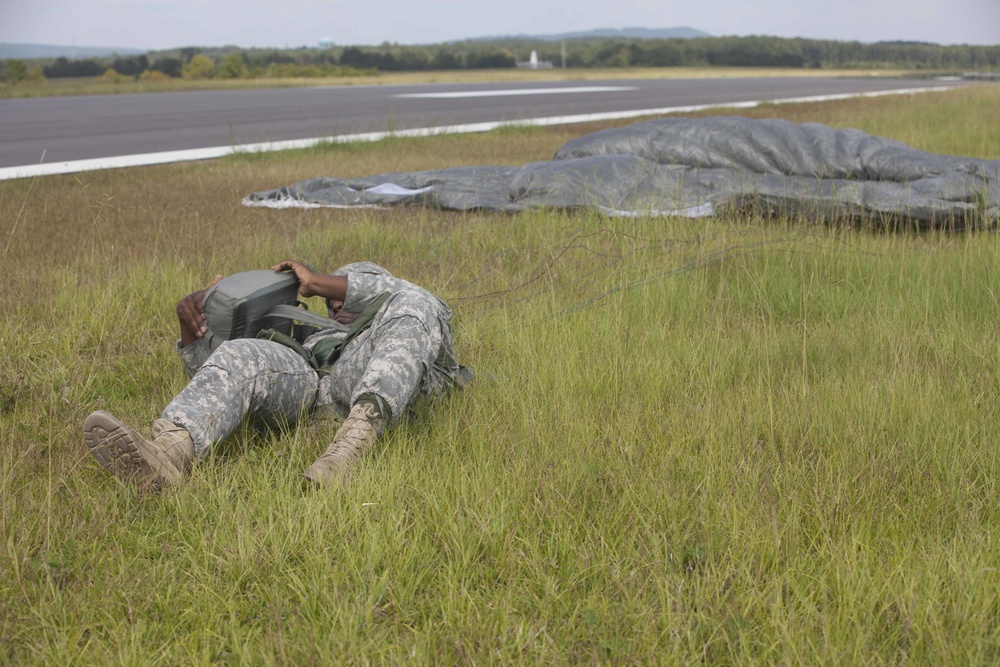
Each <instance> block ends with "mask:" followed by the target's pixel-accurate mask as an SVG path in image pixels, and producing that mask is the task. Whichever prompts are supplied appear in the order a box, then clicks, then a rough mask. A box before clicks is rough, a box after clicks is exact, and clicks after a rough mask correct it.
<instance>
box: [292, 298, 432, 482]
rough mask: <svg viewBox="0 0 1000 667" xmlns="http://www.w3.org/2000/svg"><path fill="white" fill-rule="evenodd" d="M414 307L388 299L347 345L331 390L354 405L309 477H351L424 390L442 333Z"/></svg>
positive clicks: (322, 479) (321, 479)
mask: <svg viewBox="0 0 1000 667" xmlns="http://www.w3.org/2000/svg"><path fill="white" fill-rule="evenodd" d="M411 305H414V304H408V303H407V299H399V300H396V301H395V302H389V303H387V307H386V310H385V311H384V312H383V313H380V315H379V317H378V318H377V319H376V321H375V322H374V323H373V324H372V328H371V329H369V330H368V331H367V332H366V335H365V336H363V337H361V336H359V337H358V338H357V339H355V340H354V341H353V342H352V343H351V344H350V345H348V347H347V349H346V350H345V351H344V355H343V356H341V358H340V359H339V360H338V361H337V363H336V364H334V368H333V372H332V373H331V375H330V376H329V377H328V382H329V383H330V384H329V390H330V391H331V393H332V394H333V398H334V399H336V400H339V401H342V402H346V403H348V404H349V405H351V406H352V407H351V412H350V414H349V415H348V416H347V419H346V420H345V421H344V424H343V426H341V427H340V429H339V430H338V431H337V433H336V435H334V438H333V442H331V443H330V446H329V447H327V449H326V451H325V452H324V453H323V454H322V455H321V456H320V457H319V458H318V459H317V460H316V461H315V462H314V463H313V464H312V465H311V466H309V468H308V469H307V470H306V472H305V477H306V478H307V479H309V480H312V481H313V482H317V483H320V484H324V483H328V482H332V481H335V480H343V479H346V478H347V476H348V475H349V474H350V469H351V467H352V465H353V463H354V461H355V460H357V458H358V457H360V456H363V455H364V454H366V453H367V452H368V451H369V450H370V449H371V448H372V446H373V445H374V444H375V441H376V440H377V439H378V437H379V436H380V435H381V434H382V433H383V431H384V430H385V429H386V428H387V427H388V426H389V425H390V424H391V423H392V422H394V421H396V420H397V419H398V418H399V416H400V415H402V414H403V413H404V411H405V410H406V406H407V405H409V403H410V401H411V400H412V399H413V397H414V395H415V394H416V393H417V391H418V390H419V389H420V385H421V383H422V382H423V379H424V376H425V373H426V370H427V369H428V368H430V366H431V364H433V363H434V360H435V358H436V357H437V354H438V350H439V349H440V346H441V341H442V336H441V333H440V327H439V326H438V325H437V321H436V318H425V317H423V313H422V312H420V310H419V309H414V308H411V307H410V306H411ZM415 305H416V306H419V305H420V304H419V302H418V303H417V304H415ZM392 306H395V307H392ZM428 320H429V321H428ZM326 390H327V385H326V382H324V391H326ZM348 394H349V397H348ZM345 399H346V400H345Z"/></svg>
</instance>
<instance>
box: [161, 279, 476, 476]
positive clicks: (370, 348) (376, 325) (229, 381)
mask: <svg viewBox="0 0 1000 667" xmlns="http://www.w3.org/2000/svg"><path fill="white" fill-rule="evenodd" d="M333 275H346V276H347V296H346V299H345V301H344V306H343V310H344V311H346V312H349V313H360V312H361V311H362V310H364V309H365V308H366V307H367V306H368V305H369V304H370V303H372V301H374V300H375V299H376V298H378V297H379V296H380V295H381V294H383V293H385V292H388V293H389V294H390V295H391V296H390V297H389V299H388V300H387V301H386V302H385V304H383V306H382V307H381V308H380V309H379V311H378V313H377V314H376V316H375V319H374V320H373V321H372V324H371V326H370V327H369V328H368V329H366V330H365V331H363V332H362V333H361V334H359V335H358V336H357V337H356V338H355V339H354V340H352V341H351V342H350V343H348V345H347V346H346V347H345V348H344V351H343V353H342V354H341V356H340V359H338V360H337V362H336V363H335V364H334V365H333V368H332V370H331V371H330V373H329V375H326V376H325V377H323V378H320V377H319V374H318V373H317V372H316V371H315V370H313V368H312V367H311V366H310V365H309V364H308V363H307V362H306V361H305V359H303V358H302V357H301V356H300V355H299V354H297V353H296V352H295V351H294V350H292V349H291V348H288V347H285V346H284V345H281V344H279V343H274V342H271V341H267V340H258V339H239V340H231V341H226V342H224V343H223V344H222V345H220V346H219V347H218V348H217V349H216V350H215V352H214V353H211V354H209V352H208V350H207V347H206V346H205V345H204V344H203V343H204V339H201V340H199V341H198V342H196V343H193V344H191V345H189V346H187V347H185V348H181V347H180V345H179V344H178V352H179V354H180V356H181V360H182V361H183V363H184V367H185V370H186V371H187V373H188V375H189V376H191V382H190V383H189V384H188V386H187V387H186V388H185V389H184V390H183V391H181V393H180V394H178V395H177V397H176V398H174V400H173V401H171V402H170V405H168V406H167V407H166V408H165V409H164V410H163V415H162V418H163V419H166V420H168V421H170V422H173V423H174V424H177V425H178V426H182V427H184V428H185V429H187V431H188V432H189V433H190V434H191V438H192V439H193V440H194V444H195V456H196V457H198V458H200V457H202V456H204V455H205V454H206V453H207V452H208V451H209V449H210V448H211V446H212V445H213V444H214V443H216V442H218V441H220V440H222V439H223V438H225V437H226V436H228V435H229V434H230V433H232V432H233V431H234V430H235V429H236V427H237V426H238V425H239V423H240V421H241V420H242V419H243V418H244V417H246V416H251V417H253V418H255V419H257V420H260V421H262V422H264V423H265V424H269V425H279V424H292V423H294V422H296V421H297V420H298V419H299V418H300V417H301V416H302V415H305V414H309V413H312V412H314V411H317V410H326V409H333V410H335V411H337V412H340V413H341V414H345V413H346V412H347V410H348V409H349V408H350V406H351V405H353V404H354V403H355V402H356V401H357V399H358V397H359V396H363V395H366V394H372V395H375V396H377V397H379V398H381V399H382V400H383V401H385V403H386V404H387V405H388V407H389V408H390V409H391V411H392V422H396V421H398V419H399V417H400V416H401V415H402V414H403V413H404V412H405V411H406V408H407V406H408V405H410V403H411V401H412V400H413V399H414V397H415V396H417V395H423V396H427V397H431V398H434V397H437V396H440V395H442V394H444V393H445V392H447V391H448V390H449V389H451V388H452V387H454V386H460V385H463V384H465V383H466V382H468V381H469V380H470V379H471V378H472V372H471V371H470V370H469V369H468V368H466V367H464V366H461V365H459V363H458V362H457V361H456V360H455V353H454V348H453V346H452V338H451V324H450V321H451V309H450V308H449V307H448V306H447V305H446V304H445V303H444V302H443V301H441V300H440V299H439V298H437V297H436V296H434V295H433V294H431V293H430V292H428V291H427V290H425V289H423V288H421V287H418V286H417V285H414V284H413V283H410V282H407V281H405V280H401V279H399V278H394V277H392V275H391V274H390V273H389V272H388V271H386V270H385V269H383V268H382V267H380V266H378V265H376V264H372V263H370V262H358V263H355V264H348V265H347V266H344V267H342V268H340V269H338V270H337V271H335V272H334V274H333ZM344 335H345V334H344V332H342V331H339V330H336V329H328V330H324V331H320V332H318V333H316V334H314V335H312V336H310V337H309V338H307V339H306V341H305V343H304V345H305V347H307V348H310V349H311V348H312V347H313V346H315V345H316V343H317V342H318V341H319V340H320V339H322V338H327V337H330V336H334V337H339V338H343V337H344Z"/></svg>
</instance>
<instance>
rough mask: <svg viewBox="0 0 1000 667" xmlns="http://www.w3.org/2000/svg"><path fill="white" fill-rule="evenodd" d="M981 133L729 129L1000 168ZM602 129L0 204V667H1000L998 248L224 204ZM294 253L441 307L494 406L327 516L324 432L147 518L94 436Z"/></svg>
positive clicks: (885, 122) (271, 157)
mask: <svg viewBox="0 0 1000 667" xmlns="http://www.w3.org/2000/svg"><path fill="white" fill-rule="evenodd" d="M998 105H1000V88H998V87H996V86H993V87H989V86H980V87H975V88H971V89H964V90H958V91H953V92H948V93H939V94H934V95H925V96H908V97H892V98H881V99H869V100H852V101H842V102H836V103H827V104H810V105H799V106H787V105H781V106H774V107H764V108H760V109H755V110H750V111H747V115H752V116H758V117H759V116H781V117H786V118H790V119H791V120H795V121H806V120H809V121H819V122H827V123H830V124H833V125H837V126H852V127H857V128H860V129H862V130H866V131H869V132H872V133H875V134H880V135H883V136H889V137H893V138H897V139H900V140H902V141H905V142H907V143H910V144H912V145H915V146H917V147H920V148H923V149H928V150H933V151H936V152H943V153H951V154H961V155H972V156H977V157H983V158H991V159H1000V126H998V125H997V123H996V114H995V110H996V109H997V108H998ZM604 126H606V125H604ZM597 127H598V126H597V125H594V126H586V127H582V126H573V127H568V128H567V127H551V128H530V129H527V128H524V129H522V128H512V129H505V130H503V131H498V132H494V133H489V134H483V135H465V136H452V137H438V138H430V139H405V140H404V139H394V140H390V141H386V142H382V143H378V144H366V145H338V146H324V147H320V148H316V149H311V150H308V151H300V152H290V153H281V154H268V155H245V156H237V157H233V158H228V159H225V160H218V161H213V162H204V163H189V164H178V165H171V166H163V167H154V168H145V169H135V170H120V171H107V172H88V173H82V174H76V175H68V176H60V177H49V178H40V179H36V180H32V181H6V182H2V183H0V221H2V224H0V257H2V265H3V267H4V274H5V278H4V284H5V287H6V289H4V290H3V292H0V354H2V358H3V360H4V363H3V364H2V365H0V480H2V481H0V573H3V576H2V577H0V663H3V664H42V663H46V664H74V665H78V664H95V665H104V664H164V665H174V664H198V665H202V664H204V665H207V664H234V665H235V664H253V665H257V664H293V665H299V664H319V665H323V664H401V663H413V664H435V665H436V664H616V665H617V664H676V665H687V664H692V663H704V664H712V665H715V664H805V665H813V664H831V665H834V664H836V665H840V664H880V665H881V664H927V665H940V664H994V663H996V662H997V661H998V660H1000V577H998V575H997V573H998V568H1000V545H998V540H1000V510H998V502H997V498H998V491H1000V451H998V447H997V439H996V437H995V435H994V434H995V432H997V431H998V428H1000V420H998V411H997V398H998V393H1000V367H998V348H997V345H998V338H1000V320H998V318H997V312H998V295H1000V276H998V272H997V267H998V266H1000V244H998V239H997V236H996V233H995V232H994V231H983V232H976V233H946V232H934V233H922V234H917V233H912V234H907V233H898V234H892V233H886V232H881V231H878V230H867V229H858V228H850V227H847V226H818V225H814V224H811V223H810V221H809V220H776V221H775V220H762V219H758V218H732V219H721V218H720V219H710V220H681V219H629V220H622V219H612V218H603V217H599V216H596V215H593V214H587V213H575V214H566V213H552V212H531V213H524V214H519V215H515V216H503V215H494V214H476V213H471V214H459V213H445V212H437V211H426V210H415V209H402V210H357V211H350V210H283V211H275V210H267V209H246V208H243V207H242V206H241V205H240V200H241V199H242V197H243V196H245V195H246V194H247V193H249V192H252V191H255V190H261V189H267V188H272V187H277V186H279V185H284V184H287V183H291V182H293V181H296V180H300V179H302V178H307V177H311V176H316V175H320V174H327V175H334V176H350V175H363V174H369V173H378V172H382V171H389V170H416V169H432V168H440V167H447V166H456V165H462V164H490V163H492V164H521V163H523V162H526V161H530V160H539V159H547V158H549V157H550V156H551V154H552V153H553V151H554V150H555V148H557V147H558V146H559V145H560V144H562V143H563V142H564V141H566V140H568V139H570V138H572V137H574V136H578V135H579V134H581V133H583V132H586V131H590V130H593V129H596V128H597ZM285 257H298V258H302V259H306V260H308V261H310V262H312V263H314V264H316V265H318V266H321V267H325V268H329V269H332V268H334V267H335V266H337V265H339V264H342V263H345V262H348V261H353V260H362V259H367V260H374V261H377V262H379V263H381V264H383V265H384V266H386V267H388V268H390V270H392V271H393V272H394V273H396V274H397V275H399V276H402V277H405V278H408V279H411V280H413V281H415V282H418V283H420V284H422V285H426V286H427V287H429V288H431V289H432V290H434V291H435V292H437V293H438V294H440V295H441V296H442V297H443V298H445V299H446V300H447V301H449V302H450V303H451V304H452V306H453V307H454V310H455V321H454V323H455V331H456V344H457V348H458V352H459V356H460V358H461V359H462V360H463V361H464V362H465V363H467V364H468V365H470V366H472V367H473V368H475V369H476V371H477V373H478V380H477V381H476V382H475V383H474V384H473V385H472V387H471V388H470V389H469V390H467V391H464V392H462V393H459V394H456V395H454V396H452V397H451V398H449V399H448V400H446V401H445V402H443V403H440V404H438V405H436V406H434V407H433V409H425V410H423V414H422V418H421V419H420V420H419V421H418V422H416V423H415V424H413V425H411V426H408V427H404V428H399V429H396V430H394V431H392V432H391V433H390V434H389V436H388V437H387V438H386V439H385V440H384V442H383V443H382V444H381V446H380V447H379V448H378V450H377V453H376V454H375V455H374V456H372V457H370V458H369V459H367V460H366V461H365V462H364V464H363V465H362V466H361V467H360V468H359V470H358V473H357V474H356V476H355V477H354V479H353V480H352V482H351V484H350V485H348V486H347V487H346V488H343V489H336V490H334V489H328V490H324V491H320V492H305V491H303V489H302V487H301V485H300V479H301V477H300V475H301V472H302V471H303V470H304V469H305V467H306V466H307V465H308V464H309V463H310V462H311V461H312V460H313V459H314V458H315V457H316V456H317V455H318V454H319V453H320V452H321V451H322V450H323V449H324V448H325V446H326V444H327V442H328V440H329V437H330V432H329V428H328V426H327V427H324V426H323V425H319V426H316V427H303V428H300V429H297V430H291V431H288V432H284V433H271V434H259V433H255V432H253V431H251V430H250V429H247V430H245V431H242V432H240V433H238V434H236V435H235V436H234V437H233V438H231V439H230V440H228V441H226V442H224V443H222V444H221V445H220V446H219V447H218V448H217V450H216V452H215V455H213V456H212V457H211V458H209V459H208V460H206V461H203V462H202V463H200V464H199V465H198V466H197V467H196V468H195V470H194V472H193V474H192V475H191V478H190V480H189V481H188V483H187V484H185V485H184V486H182V487H181V488H179V489H177V490H175V491H172V492H170V493H167V494H166V495H164V496H162V497H158V498H155V497H154V498H151V497H144V498H139V497H137V496H136V494H135V493H134V492H133V491H132V490H131V489H129V488H127V487H125V486H122V485H121V484H119V483H118V482H117V481H116V480H115V479H114V478H112V477H110V476H109V475H107V474H106V473H105V472H104V471H103V470H102V469H101V468H100V467H99V466H98V465H97V464H96V463H95V462H94V461H93V460H92V459H91V458H90V457H89V456H88V455H87V454H86V451H85V448H84V446H83V442H82V437H81V433H80V425H81V422H82V419H83V418H84V417H85V416H86V415H87V414H88V413H89V412H91V411H92V410H95V409H108V410H110V411H112V412H114V413H115V414H117V415H119V416H120V417H122V418H124V419H126V420H127V421H129V422H131V423H133V424H135V425H136V426H137V427H140V428H142V429H148V425H149V424H150V422H151V421H152V419H154V418H155V417H157V416H158V415H159V411H160V409H161V408H162V407H163V406H164V405H165V404H166V403H167V402H168V401H169V400H170V398H171V397H172V396H173V395H174V394H175V393H176V392H177V391H179V390H180V389H181V388H182V387H183V386H184V382H185V380H184V377H183V375H182V373H181V370H180V365H179V363H178V361H177V360H176V358H175V355H174V353H173V350H172V347H173V341H174V338H175V336H176V332H175V329H176V321H175V318H174V315H173V307H174V304H175V303H176V301H177V299H178V298H179V297H180V296H182V295H184V294H186V293H188V292H190V291H192V290H193V289H196V288H199V287H202V286H204V285H205V284H206V282H207V281H208V280H209V279H210V278H211V276H213V275H215V274H216V273H227V272H233V271H238V270H245V269H248V268H261V267H266V266H270V265H271V264H272V263H274V262H275V261H277V260H280V259H282V258H285Z"/></svg>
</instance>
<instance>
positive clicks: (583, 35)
mask: <svg viewBox="0 0 1000 667" xmlns="http://www.w3.org/2000/svg"><path fill="white" fill-rule="evenodd" d="M711 36H712V35H710V34H708V33H707V32H703V31H701V30H696V29H695V28H688V27H687V26H680V27H676V28H598V29H596V30H586V31H583V32H563V33H559V34H556V35H524V34H522V35H494V36H492V37H475V38H473V39H471V40H469V41H473V42H490V41H496V40H501V39H535V40H541V41H543V42H559V41H562V40H564V39H607V38H613V37H621V38H627V39H695V38H697V37H711Z"/></svg>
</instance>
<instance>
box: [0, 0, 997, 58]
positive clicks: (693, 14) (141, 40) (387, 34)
mask: <svg viewBox="0 0 1000 667" xmlns="http://www.w3.org/2000/svg"><path fill="white" fill-rule="evenodd" d="M635 26H642V27H646V28H671V27H678V26H687V27H691V28H697V29H698V30H703V31H705V32H707V33H710V34H712V35H717V36H721V35H778V36H781V37H811V38H817V39H838V40H859V41H862V42H875V41H880V40H919V41H927V42H936V43H939V44H963V43H968V44H1000V0H812V1H811V2H809V1H808V0H756V1H754V0H574V1H569V0H502V1H487V2H485V3H483V2H476V1H475V0H422V1H414V0H361V1H358V0H354V1H351V2H348V1H346V0H90V1H86V0H0V42H7V43H26V44H58V45H73V46H105V47H106V46H110V47H119V48H125V47H127V48H136V49H142V50H156V49H168V48H173V47H179V46H222V45H225V44H235V45H237V46H241V47H251V46H256V47H268V46H273V47H285V46H288V47H295V46H315V45H317V44H318V43H319V42H320V40H322V39H324V38H327V39H330V40H332V41H333V42H334V43H336V44H342V45H343V44H379V43H381V42H384V41H388V42H399V43H401V44H426V43H433V42H443V41H451V40H460V39H465V38H467V37H479V36H484V35H508V34H546V33H562V32H570V31H579V30H590V29H594V28H626V27H635Z"/></svg>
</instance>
